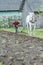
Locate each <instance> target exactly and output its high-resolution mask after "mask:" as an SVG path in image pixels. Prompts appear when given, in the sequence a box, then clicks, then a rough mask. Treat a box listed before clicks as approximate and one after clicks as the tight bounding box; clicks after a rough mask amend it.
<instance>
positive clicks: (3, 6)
mask: <svg viewBox="0 0 43 65" xmlns="http://www.w3.org/2000/svg"><path fill="white" fill-rule="evenodd" d="M20 4H21V0H0V11H7V10H9V11H10V10H19V8H20Z"/></svg>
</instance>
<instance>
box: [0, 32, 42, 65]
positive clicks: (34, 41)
mask: <svg viewBox="0 0 43 65" xmlns="http://www.w3.org/2000/svg"><path fill="white" fill-rule="evenodd" d="M0 62H2V63H3V64H4V65H43V39H40V38H35V37H30V36H26V35H23V34H19V33H18V34H16V33H12V32H6V31H0Z"/></svg>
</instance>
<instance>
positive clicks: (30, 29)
mask: <svg viewBox="0 0 43 65" xmlns="http://www.w3.org/2000/svg"><path fill="white" fill-rule="evenodd" d="M29 32H30V36H32V24H31V23H29Z"/></svg>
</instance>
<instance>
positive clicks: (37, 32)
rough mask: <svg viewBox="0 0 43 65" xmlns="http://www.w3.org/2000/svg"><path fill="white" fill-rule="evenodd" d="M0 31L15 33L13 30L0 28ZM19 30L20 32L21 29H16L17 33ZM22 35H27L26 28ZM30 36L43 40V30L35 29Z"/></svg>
mask: <svg viewBox="0 0 43 65" xmlns="http://www.w3.org/2000/svg"><path fill="white" fill-rule="evenodd" d="M0 30H5V31H10V32H15V28H0ZM21 30H22V27H19V28H18V32H20V33H21ZM22 33H23V34H27V35H28V30H27V28H25V29H24V30H23V32H22ZM32 36H33V37H39V38H43V29H36V30H35V31H33V35H32Z"/></svg>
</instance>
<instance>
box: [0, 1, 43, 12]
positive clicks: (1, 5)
mask: <svg viewBox="0 0 43 65" xmlns="http://www.w3.org/2000/svg"><path fill="white" fill-rule="evenodd" d="M25 1H26V2H27V5H28V7H29V6H30V7H31V9H32V10H34V11H35V10H39V9H40V8H41V9H42V8H43V0H0V11H14V10H15V11H17V10H19V9H22V8H23V6H24V4H25V3H23V2H25Z"/></svg>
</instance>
